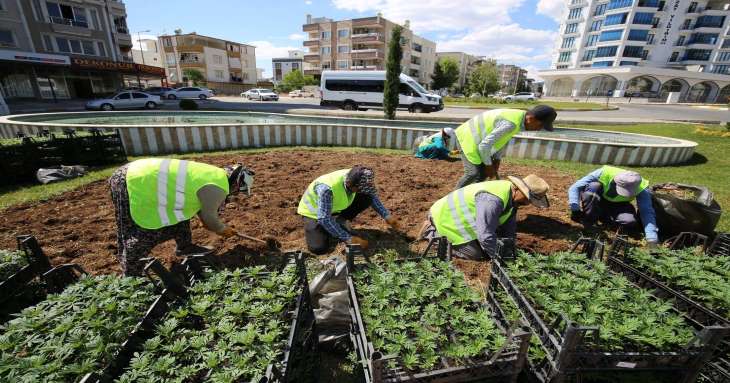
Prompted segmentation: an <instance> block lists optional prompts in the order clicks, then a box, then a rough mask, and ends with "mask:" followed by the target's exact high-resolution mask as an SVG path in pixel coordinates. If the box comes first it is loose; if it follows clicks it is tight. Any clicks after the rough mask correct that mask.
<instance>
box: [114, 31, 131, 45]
mask: <svg viewBox="0 0 730 383" xmlns="http://www.w3.org/2000/svg"><path fill="white" fill-rule="evenodd" d="M115 36H116V37H117V43H118V44H119V45H121V46H125V47H131V46H132V36H130V35H129V34H124V33H115Z"/></svg>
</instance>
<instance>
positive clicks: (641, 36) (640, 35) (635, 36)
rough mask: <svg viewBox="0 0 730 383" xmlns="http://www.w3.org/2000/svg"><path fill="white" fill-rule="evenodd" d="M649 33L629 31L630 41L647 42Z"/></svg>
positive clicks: (643, 30)
mask: <svg viewBox="0 0 730 383" xmlns="http://www.w3.org/2000/svg"><path fill="white" fill-rule="evenodd" d="M648 35H649V31H647V30H645V29H632V30H630V31H629V37H628V40H631V41H646V38H647V36H648Z"/></svg>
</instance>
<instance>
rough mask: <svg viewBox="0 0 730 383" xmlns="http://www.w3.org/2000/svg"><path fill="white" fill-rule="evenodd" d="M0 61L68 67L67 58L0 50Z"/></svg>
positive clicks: (68, 61) (69, 61) (69, 62)
mask: <svg viewBox="0 0 730 383" xmlns="http://www.w3.org/2000/svg"><path fill="white" fill-rule="evenodd" d="M0 60H9V61H22V62H31V63H36V64H53V65H69V64H71V60H69V58H68V56H61V55H47V54H44V53H33V52H20V51H6V50H0Z"/></svg>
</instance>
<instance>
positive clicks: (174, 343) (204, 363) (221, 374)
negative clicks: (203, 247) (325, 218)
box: [117, 253, 317, 382]
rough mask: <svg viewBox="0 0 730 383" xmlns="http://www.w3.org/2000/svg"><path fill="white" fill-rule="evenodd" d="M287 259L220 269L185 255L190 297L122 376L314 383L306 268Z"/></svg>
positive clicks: (126, 379)
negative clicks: (277, 263) (271, 265)
mask: <svg viewBox="0 0 730 383" xmlns="http://www.w3.org/2000/svg"><path fill="white" fill-rule="evenodd" d="M289 256H290V257H291V262H288V263H286V264H285V265H283V267H281V268H276V269H275V270H268V271H267V269H266V268H265V267H264V266H251V267H244V268H235V269H223V270H215V269H212V268H210V267H205V266H203V265H201V264H200V261H199V259H196V258H189V259H187V260H186V261H185V262H184V263H183V265H184V266H185V267H186V269H187V274H186V277H187V278H186V279H188V280H190V281H191V282H192V283H191V286H190V288H189V290H188V297H187V298H186V299H184V300H182V301H180V302H179V303H178V304H177V305H175V307H174V308H173V309H172V310H171V311H170V312H169V313H168V315H167V316H166V317H165V318H164V319H163V321H162V322H161V323H160V324H159V325H158V326H157V327H156V329H155V332H154V334H153V336H152V337H150V338H149V339H147V341H146V342H145V343H144V345H143V348H142V351H140V352H139V353H137V354H135V356H134V358H133V359H132V360H131V363H130V366H129V367H128V368H127V369H126V370H125V372H124V374H123V375H122V376H121V377H120V378H119V379H118V380H117V381H118V382H136V381H140V380H147V379H150V378H154V379H162V380H181V381H186V382H204V381H213V382H216V381H230V382H234V381H235V382H249V381H251V382H258V381H265V382H294V381H298V382H302V381H304V382H306V381H314V380H315V378H314V377H313V375H312V374H315V373H316V368H317V363H316V339H317V336H316V333H315V329H314V314H313V313H312V306H311V302H310V301H309V294H308V288H307V279H306V271H305V269H304V262H303V259H302V257H301V254H300V253H294V254H289ZM294 258H296V261H295V259H294ZM260 379H266V380H260Z"/></svg>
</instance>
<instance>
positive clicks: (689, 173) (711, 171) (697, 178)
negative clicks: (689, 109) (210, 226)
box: [507, 124, 730, 231]
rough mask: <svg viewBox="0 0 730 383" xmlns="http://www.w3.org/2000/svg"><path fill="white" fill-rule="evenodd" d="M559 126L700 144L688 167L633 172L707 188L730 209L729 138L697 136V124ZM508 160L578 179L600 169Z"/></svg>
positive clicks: (727, 222)
mask: <svg viewBox="0 0 730 383" xmlns="http://www.w3.org/2000/svg"><path fill="white" fill-rule="evenodd" d="M560 126H566V127H575V128H585V129H597V130H612V131H619V132H628V133H643V134H653V135H657V136H666V137H672V138H679V139H684V140H690V141H694V142H697V143H698V144H699V145H698V146H697V149H696V150H695V155H694V157H693V158H692V159H691V160H690V162H689V163H687V164H683V165H679V166H666V167H635V168H631V169H633V170H635V171H637V172H639V173H641V175H642V176H644V177H646V178H647V179H649V181H650V182H651V183H652V184H657V183H664V182H679V183H685V184H691V185H702V186H707V187H708V188H710V190H711V191H712V192H713V193H715V199H716V200H717V202H718V203H719V204H720V206H722V207H724V208H725V209H730V186H729V185H730V182H729V181H728V174H730V173H729V169H730V138H727V137H713V136H707V135H701V134H695V133H694V131H695V129H697V127H698V125H688V124H637V125H623V126H622V125H580V124H560ZM713 128H716V127H713ZM718 129H719V128H718ZM507 160H508V161H510V162H516V163H520V164H525V165H539V166H547V167H551V168H554V169H558V170H561V171H564V172H567V173H569V174H571V175H574V176H575V177H582V176H584V175H586V174H588V173H589V172H590V171H592V170H595V169H597V168H598V165H591V164H580V163H575V162H568V161H542V160H522V159H507ZM566 193H567V191H566ZM566 209H567V207H566ZM717 230H718V231H730V214H727V213H726V214H723V216H722V218H721V219H720V223H719V224H718V229H717Z"/></svg>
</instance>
